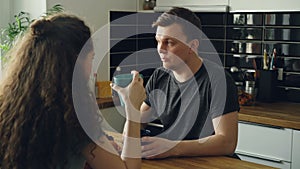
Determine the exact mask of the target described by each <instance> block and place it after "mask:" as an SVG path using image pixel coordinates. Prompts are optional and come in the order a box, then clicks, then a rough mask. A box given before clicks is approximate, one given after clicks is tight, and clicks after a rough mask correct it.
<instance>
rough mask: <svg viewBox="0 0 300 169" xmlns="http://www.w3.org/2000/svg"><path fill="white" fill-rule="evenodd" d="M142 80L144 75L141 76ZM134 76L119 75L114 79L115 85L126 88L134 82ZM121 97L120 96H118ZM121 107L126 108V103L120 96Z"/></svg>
mask: <svg viewBox="0 0 300 169" xmlns="http://www.w3.org/2000/svg"><path fill="white" fill-rule="evenodd" d="M139 75H140V78H143V75H142V74H139ZM132 76H133V75H132V74H130V73H128V74H119V75H116V76H114V77H113V83H114V84H116V85H118V86H120V87H126V86H128V85H129V84H130V82H131V81H132ZM118 95H119V94H118ZM119 99H120V103H121V106H125V104H124V101H123V100H122V97H121V96H120V95H119Z"/></svg>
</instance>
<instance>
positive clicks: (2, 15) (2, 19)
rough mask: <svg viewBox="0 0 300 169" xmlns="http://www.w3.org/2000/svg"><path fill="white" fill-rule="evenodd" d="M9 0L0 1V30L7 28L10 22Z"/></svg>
mask: <svg viewBox="0 0 300 169" xmlns="http://www.w3.org/2000/svg"><path fill="white" fill-rule="evenodd" d="M11 2H12V1H11V0H0V3H1V5H0V29H1V28H4V27H6V26H7V23H9V21H10V16H11V14H10V11H11V10H10V9H11Z"/></svg>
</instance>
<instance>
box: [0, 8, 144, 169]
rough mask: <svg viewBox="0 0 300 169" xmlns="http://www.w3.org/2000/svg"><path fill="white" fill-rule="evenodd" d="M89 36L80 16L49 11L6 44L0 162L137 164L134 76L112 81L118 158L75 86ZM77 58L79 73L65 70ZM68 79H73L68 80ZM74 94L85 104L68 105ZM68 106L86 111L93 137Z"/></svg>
mask: <svg viewBox="0 0 300 169" xmlns="http://www.w3.org/2000/svg"><path fill="white" fill-rule="evenodd" d="M90 37H91V32H90V29H89V28H88V27H87V26H86V25H85V23H84V22H83V21H82V20H81V19H79V18H77V17H75V16H72V15H67V14H57V15H54V16H51V17H49V18H43V19H40V20H36V21H35V22H33V23H32V24H31V26H30V29H29V30H28V32H27V33H26V34H25V36H24V37H23V38H22V40H21V41H20V42H19V43H18V45H16V46H15V47H14V48H13V49H12V50H11V52H10V56H11V58H12V61H11V63H10V64H9V65H8V66H7V67H8V68H9V70H7V73H6V75H7V76H6V77H5V78H4V79H3V80H2V81H1V82H2V84H1V86H0V140H1V141H0V168H2V169H41V168H43V169H76V168H81V169H82V168H83V166H84V163H85V161H87V162H88V164H89V165H90V166H91V167H92V168H93V169H98V168H118V169H120V168H130V169H133V168H140V165H141V159H140V141H139V139H131V138H139V137H140V126H139V121H140V119H139V112H138V108H139V106H140V105H141V103H142V100H143V99H144V98H145V92H144V88H143V86H142V83H143V82H142V79H140V78H139V77H138V75H137V74H138V73H137V72H133V76H134V78H133V80H132V83H131V84H130V85H129V86H128V87H127V88H120V87H118V86H114V85H112V87H113V89H115V90H116V91H117V92H119V93H120V94H121V95H122V97H123V99H124V101H125V104H126V106H125V108H126V115H127V117H128V118H127V121H126V125H125V129H124V136H125V137H124V145H123V151H122V154H121V158H120V157H119V156H118V155H117V153H110V152H116V150H114V148H113V146H112V145H111V144H110V142H109V140H108V139H107V137H106V136H105V134H104V132H103V131H102V130H101V128H99V126H100V125H99V122H100V121H101V120H99V117H95V116H97V115H98V114H97V113H95V112H96V111H97V108H96V107H95V104H94V102H95V101H93V100H94V98H93V97H92V95H90V93H88V92H78V91H79V90H78V89H83V88H84V89H85V90H84V91H89V90H88V87H87V86H88V85H87V84H88V79H89V78H88V77H89V74H90V72H91V65H92V59H93V48H92V44H90V45H88V46H90V48H86V47H85V50H84V52H82V51H81V49H82V48H83V46H84V45H85V43H86V42H89V41H88V40H89V39H90ZM87 49H88V50H87ZM79 55H80V56H83V57H80V58H79V57H78V56H79ZM76 62H77V63H76ZM78 64H79V65H80V66H79V69H78V70H81V72H82V73H79V74H77V76H76V77H73V71H74V68H75V65H78ZM74 79H75V81H76V82H78V79H81V80H80V81H79V82H78V84H76V85H74V84H73V86H72V81H74ZM76 79H77V80H76ZM72 87H73V88H72ZM133 91H135V92H133ZM74 97H75V98H80V99H79V100H80V101H81V103H84V104H86V105H85V106H83V107H80V108H79V109H76V110H75V108H74V107H76V105H75V104H76V99H75V100H74ZM77 100H78V99H77ZM73 101H74V102H73ZM78 111H79V112H78ZM76 113H77V114H78V113H81V114H82V113H86V117H87V119H89V125H88V126H87V127H90V128H94V129H95V128H96V129H97V132H98V133H97V134H98V141H97V144H96V143H94V142H93V141H92V139H91V138H90V137H89V136H88V135H87V134H86V133H85V131H84V129H83V128H82V126H81V125H80V123H79V120H78V119H77V116H76ZM132 117H134V119H132ZM100 119H101V118H100ZM107 150H109V151H107ZM129 150H135V152H131V151H129Z"/></svg>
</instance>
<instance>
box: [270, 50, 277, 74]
mask: <svg viewBox="0 0 300 169" xmlns="http://www.w3.org/2000/svg"><path fill="white" fill-rule="evenodd" d="M276 61H277V51H276V48H274V49H273V53H272V57H271V62H270V70H276V69H277V67H276Z"/></svg>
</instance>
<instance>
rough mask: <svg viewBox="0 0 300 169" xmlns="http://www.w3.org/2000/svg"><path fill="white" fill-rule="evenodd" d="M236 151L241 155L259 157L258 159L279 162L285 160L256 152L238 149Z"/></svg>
mask: <svg viewBox="0 0 300 169" xmlns="http://www.w3.org/2000/svg"><path fill="white" fill-rule="evenodd" d="M236 153H237V154H240V155H245V156H249V157H254V158H258V159H263V160H269V161H273V162H277V163H283V162H284V160H281V159H278V158H274V157H268V156H264V155H260V154H254V153H249V152H243V151H236Z"/></svg>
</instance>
